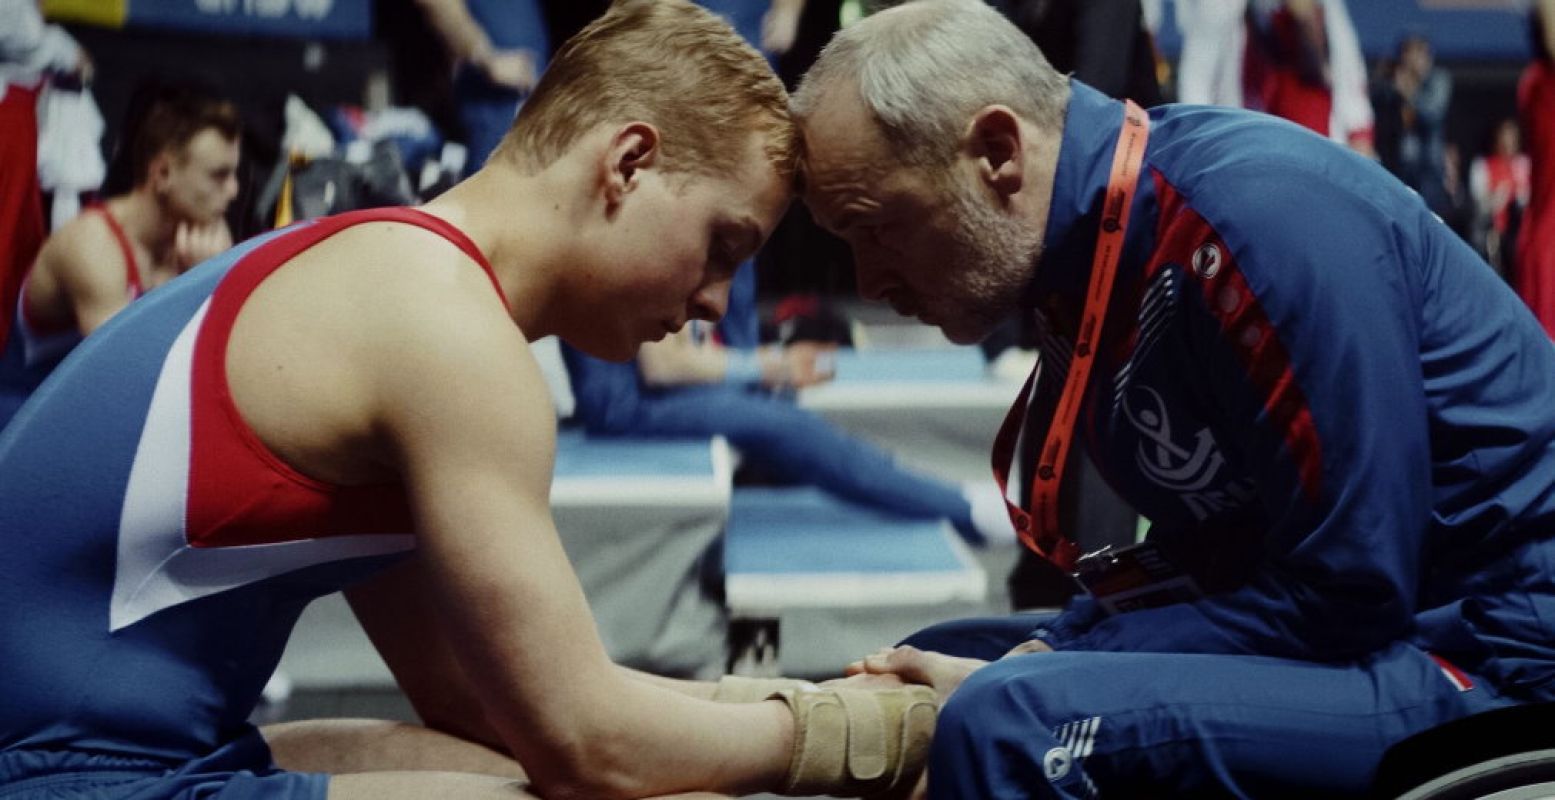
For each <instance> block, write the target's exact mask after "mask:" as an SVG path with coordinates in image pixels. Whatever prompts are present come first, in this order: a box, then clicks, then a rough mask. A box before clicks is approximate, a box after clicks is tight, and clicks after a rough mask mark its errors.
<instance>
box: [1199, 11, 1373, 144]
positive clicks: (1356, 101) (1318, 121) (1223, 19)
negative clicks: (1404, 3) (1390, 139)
mask: <svg viewBox="0 0 1555 800" xmlns="http://www.w3.org/2000/svg"><path fill="white" fill-rule="evenodd" d="M1233 7H1235V8H1240V9H1241V13H1242V22H1241V26H1242V31H1241V32H1235V31H1231V30H1229V28H1230V27H1231V26H1233V25H1235V24H1236V23H1235V21H1234V20H1233V19H1232V18H1231V13H1230V11H1231V9H1232V8H1233ZM1177 21H1178V25H1179V28H1180V29H1181V30H1182V32H1183V55H1182V59H1181V61H1182V70H1181V73H1180V75H1179V99H1180V100H1181V101H1182V102H1187V103H1200V102H1209V103H1214V104H1217V105H1234V106H1240V107H1243V108H1251V109H1255V110H1259V111H1265V112H1268V113H1271V114H1274V115H1275V116H1278V117H1282V118H1284V119H1288V120H1291V121H1292V122H1296V123H1297V124H1300V125H1302V126H1304V127H1306V128H1309V129H1311V130H1313V131H1316V132H1317V133H1319V134H1322V135H1324V136H1327V137H1328V138H1330V139H1332V140H1334V141H1336V142H1339V143H1341V144H1344V145H1347V146H1348V147H1350V148H1351V149H1352V150H1355V151H1356V152H1358V153H1360V154H1362V155H1365V156H1367V157H1372V158H1374V157H1375V155H1376V154H1375V150H1374V145H1373V115H1372V105H1371V101H1370V100H1369V99H1368V98H1367V95H1366V64H1365V60H1364V58H1363V57H1362V54H1361V48H1360V40H1359V38H1358V37H1357V36H1356V33H1355V26H1354V24H1353V23H1352V22H1351V21H1350V12H1349V8H1348V6H1346V4H1345V0H1252V1H1251V2H1247V1H1246V0H1229V1H1228V2H1225V3H1220V2H1218V1H1217V0H1184V2H1183V3H1182V4H1180V5H1179V6H1178V12H1177ZM1216 37H1220V38H1216Z"/></svg>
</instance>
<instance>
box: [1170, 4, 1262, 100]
mask: <svg viewBox="0 0 1555 800" xmlns="http://www.w3.org/2000/svg"><path fill="white" fill-rule="evenodd" d="M1246 16H1247V0H1177V4H1176V21H1177V30H1178V31H1180V32H1181V33H1182V52H1181V54H1180V55H1179V57H1178V60H1177V100H1178V101H1179V102H1183V103H1193V104H1195V105H1217V106H1236V107H1238V108H1242V107H1245V106H1246V105H1247V100H1246V97H1245V94H1244V87H1243V85H1242V59H1243V58H1244V54H1245V52H1246V49H1247V23H1246Z"/></svg>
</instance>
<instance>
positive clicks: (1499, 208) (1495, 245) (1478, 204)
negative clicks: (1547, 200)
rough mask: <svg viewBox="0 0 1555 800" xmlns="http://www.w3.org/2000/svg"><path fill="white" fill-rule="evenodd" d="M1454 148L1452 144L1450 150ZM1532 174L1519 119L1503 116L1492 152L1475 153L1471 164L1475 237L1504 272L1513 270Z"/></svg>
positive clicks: (1492, 136)
mask: <svg viewBox="0 0 1555 800" xmlns="http://www.w3.org/2000/svg"><path fill="white" fill-rule="evenodd" d="M1453 150H1454V148H1452V147H1451V146H1450V145H1449V151H1450V152H1451V151H1453ZM1451 164H1452V161H1451V160H1449V161H1448V165H1449V166H1450V165H1451ZM1530 178H1531V167H1530V165H1529V161H1528V155H1527V154H1526V153H1524V152H1523V144H1522V132H1521V131H1520V130H1519V129H1518V127H1517V120H1515V119H1505V120H1502V121H1501V122H1500V123H1499V124H1497V125H1496V127H1495V129H1494V131H1493V132H1492V135H1491V143H1490V149H1489V152H1487V153H1484V154H1482V155H1479V156H1475V158H1474V161H1473V163H1471V164H1470V165H1469V190H1470V192H1471V193H1472V195H1473V197H1474V216H1475V220H1474V227H1475V233H1474V236H1473V239H1474V240H1475V241H1477V242H1479V243H1480V246H1481V248H1482V249H1483V250H1484V253H1485V259H1486V260H1487V261H1489V262H1490V266H1492V267H1495V268H1496V271H1497V272H1499V273H1501V274H1502V275H1503V276H1510V275H1511V274H1512V269H1513V264H1512V254H1513V253H1514V252H1515V251H1516V247H1515V243H1516V241H1517V229H1518V227H1519V226H1520V221H1521V218H1522V214H1523V209H1524V208H1526V207H1527V205H1528V193H1529V188H1530V184H1529V180H1530Z"/></svg>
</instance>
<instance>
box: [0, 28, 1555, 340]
mask: <svg viewBox="0 0 1555 800" xmlns="http://www.w3.org/2000/svg"><path fill="white" fill-rule="evenodd" d="M989 2H991V3H993V4H994V5H996V6H998V7H999V8H1000V9H1001V10H1002V11H1004V12H1006V13H1007V14H1008V15H1009V16H1010V17H1011V18H1012V19H1013V20H1015V21H1016V22H1017V23H1018V24H1019V25H1020V26H1021V27H1022V28H1023V29H1025V30H1026V31H1028V32H1029V33H1030V34H1031V36H1032V37H1033V38H1034V39H1035V40H1036V41H1037V42H1038V43H1039V44H1040V45H1041V46H1042V48H1043V50H1044V52H1046V53H1047V54H1048V56H1049V58H1050V59H1051V60H1052V61H1053V62H1054V63H1055V65H1056V66H1058V67H1059V68H1060V69H1062V70H1070V71H1073V72H1074V74H1075V75H1076V77H1078V78H1080V79H1082V80H1085V81H1087V82H1089V83H1091V84H1092V85H1093V86H1095V87H1097V88H1099V89H1101V90H1102V91H1104V92H1106V93H1108V94H1111V95H1114V96H1119V97H1122V96H1128V97H1132V98H1134V99H1136V100H1137V101H1139V102H1141V103H1142V104H1146V105H1153V104H1156V103H1161V102H1176V101H1182V102H1193V103H1217V104H1226V105H1240V106H1245V107H1249V108H1255V109H1261V110H1264V111H1268V112H1269V113H1273V114H1277V115H1280V116H1283V117H1286V118H1288V119H1291V120H1293V121H1295V122H1297V123H1299V124H1302V125H1305V126H1307V127H1309V128H1312V129H1314V130H1315V131H1317V132H1319V133H1321V134H1323V135H1327V136H1329V137H1331V138H1333V139H1335V140H1336V141H1339V142H1342V143H1344V144H1346V145H1348V146H1350V147H1353V148H1355V149H1357V150H1359V151H1361V152H1364V153H1367V154H1368V155H1370V156H1372V157H1374V158H1376V159H1378V160H1379V161H1380V162H1381V163H1382V164H1383V165H1384V166H1386V167H1387V168H1388V169H1389V170H1390V171H1391V172H1393V173H1394V174H1395V175H1397V176H1398V177H1399V178H1400V179H1401V180H1403V181H1404V182H1405V183H1407V184H1408V185H1410V186H1411V187H1413V188H1414V189H1415V190H1416V191H1418V192H1419V193H1420V194H1421V195H1422V196H1423V197H1424V198H1425V200H1426V201H1427V202H1428V203H1429V204H1430V206H1431V207H1432V208H1433V209H1434V210H1435V211H1436V212H1437V214H1438V215H1439V216H1441V218H1442V219H1443V220H1444V221H1445V222H1446V223H1447V224H1449V225H1450V226H1452V228H1453V229H1454V230H1456V231H1457V232H1458V233H1459V234H1461V235H1462V236H1463V237H1464V239H1466V240H1467V241H1469V242H1470V243H1471V244H1473V246H1474V247H1475V248H1476V249H1477V250H1479V252H1480V253H1482V254H1483V255H1484V256H1485V258H1486V260H1487V261H1488V262H1489V263H1490V265H1491V266H1492V267H1494V268H1495V269H1496V270H1497V271H1498V272H1500V273H1501V274H1502V275H1503V276H1505V277H1506V279H1507V280H1508V281H1509V282H1511V283H1513V285H1514V286H1517V287H1519V289H1520V290H1521V291H1522V293H1523V294H1524V296H1525V298H1527V299H1528V300H1529V302H1530V305H1533V306H1534V307H1535V310H1536V311H1537V312H1539V313H1540V315H1541V317H1543V318H1544V320H1545V323H1546V326H1547V327H1550V326H1551V325H1552V318H1555V298H1541V297H1539V296H1538V293H1539V291H1540V290H1539V289H1538V286H1539V285H1540V282H1538V281H1537V280H1534V276H1533V275H1532V274H1531V273H1533V272H1535V271H1548V270H1555V260H1552V257H1551V256H1550V255H1549V252H1550V251H1555V243H1552V242H1551V237H1552V236H1555V234H1551V233H1549V232H1548V231H1547V230H1546V231H1545V232H1544V233H1542V234H1540V233H1539V232H1538V231H1537V230H1533V229H1536V228H1540V227H1541V226H1542V228H1544V229H1548V228H1549V227H1550V225H1551V224H1555V223H1551V222H1550V221H1549V220H1548V219H1544V220H1540V219H1537V218H1536V217H1537V215H1533V214H1530V213H1529V208H1530V204H1532V205H1534V206H1538V205H1539V203H1538V202H1537V199H1538V196H1539V194H1540V192H1539V190H1538V188H1537V186H1536V185H1537V184H1538V183H1539V182H1540V179H1541V177H1542V178H1543V179H1544V180H1546V181H1547V180H1549V177H1550V176H1551V175H1552V174H1555V165H1551V164H1549V163H1548V161H1549V157H1550V156H1549V154H1550V153H1551V147H1552V144H1551V142H1550V138H1551V136H1552V133H1551V127H1552V123H1551V121H1550V120H1551V119H1552V118H1555V108H1552V107H1551V106H1550V104H1549V98H1550V96H1551V94H1550V91H1551V90H1550V88H1549V82H1550V78H1549V72H1548V70H1547V69H1546V70H1545V71H1544V72H1542V73H1540V72H1539V71H1538V68H1537V67H1538V64H1539V63H1540V62H1541V61H1542V62H1543V63H1545V64H1548V61H1549V48H1550V45H1549V42H1550V40H1551V39H1552V38H1555V34H1552V33H1551V32H1550V30H1549V29H1548V28H1546V27H1541V23H1540V22H1539V13H1538V7H1537V4H1536V3H1530V2H1529V0H1364V2H1361V1H1360V0H1349V4H1348V6H1347V3H1346V0H989ZM880 4H882V0H706V2H704V5H706V6H708V7H710V8H712V9H713V10H715V11H717V12H719V13H721V14H723V15H725V16H726V17H727V18H728V19H729V20H730V22H731V23H732V24H733V25H734V26H735V27H736V28H737V29H738V30H739V31H740V32H741V33H743V34H745V35H746V37H747V39H748V40H750V41H751V42H752V43H753V44H755V45H756V46H758V47H760V48H761V49H762V50H763V51H764V52H765V53H766V54H767V55H768V56H769V58H770V60H771V62H772V64H773V66H774V68H775V69H776V70H777V71H778V72H779V73H780V74H781V75H782V77H783V79H784V80H785V82H787V83H788V84H789V85H790V86H792V85H793V83H794V82H795V81H797V79H798V77H799V76H800V75H802V74H803V72H804V70H805V68H806V67H807V65H808V64H809V63H810V62H811V61H812V60H813V59H814V58H815V56H816V54H817V53H818V51H819V49H820V47H821V46H822V45H823V44H824V42H825V41H826V39H827V37H828V36H829V35H830V34H831V32H832V31H833V30H835V29H837V28H838V27H839V26H842V25H846V24H848V22H849V21H850V20H851V19H856V18H858V17H859V16H861V15H864V14H867V13H869V12H870V11H871V10H873V8H874V7H876V6H878V5H880ZM605 5H606V0H42V2H41V4H40V3H39V2H38V0H0V20H5V21H4V22H3V23H0V60H3V66H0V84H3V85H4V86H5V87H6V92H7V94H8V95H9V96H10V101H9V102H7V103H5V105H4V106H0V113H3V114H5V115H6V118H5V125H4V128H5V132H4V133H3V134H0V138H3V139H4V140H5V141H7V142H9V144H8V145H7V146H6V149H5V151H4V157H5V159H6V163H5V171H6V173H7V175H8V178H6V181H8V182H12V183H14V182H16V181H18V180H21V177H22V172H23V170H22V167H21V166H19V164H20V162H22V161H24V160H25V152H24V150H25V148H24V147H23V146H22V144H19V143H18V140H20V139H24V138H26V137H27V136H28V135H30V133H24V131H30V129H29V128H28V127H27V126H28V124H30V121H29V120H28V118H27V115H26V113H25V110H24V109H22V108H21V107H22V106H23V105H24V104H28V103H30V104H31V105H32V107H33V115H34V116H35V117H36V122H37V124H38V126H39V134H38V139H37V158H38V170H39V171H38V178H39V180H40V184H41V186H40V188H41V190H42V193H43V205H42V208H44V209H45V210H46V213H45V214H44V216H43V219H42V225H43V229H42V230H41V231H40V230H37V226H36V225H34V224H32V223H25V222H24V223H20V225H21V227H20V228H17V229H16V231H17V232H15V233H13V234H11V244H9V245H8V246H7V248H6V249H7V250H8V255H9V256H10V257H11V259H10V260H11V261H12V262H13V263H12V264H10V265H8V266H7V267H6V272H5V273H4V274H5V277H6V279H7V282H8V283H9V284H11V285H13V286H14V284H15V282H16V281H18V280H20V277H19V273H20V272H23V271H25V270H26V269H27V266H28V264H29V263H30V261H31V259H32V255H33V254H34V253H35V251H36V247H37V246H38V244H39V241H41V240H40V239H39V237H41V236H42V235H44V234H46V233H47V231H48V230H51V229H54V228H57V227H59V226H60V225H63V224H64V223H65V222H66V221H68V220H69V219H70V218H72V217H73V216H74V215H75V214H76V213H77V212H78V210H79V209H81V208H83V207H84V206H90V205H91V204H92V203H94V202H97V201H99V200H102V199H103V198H106V197H111V196H113V195H115V194H117V193H121V192H124V191H127V190H128V189H129V188H130V184H131V183H132V178H131V172H132V168H131V161H132V158H131V154H132V152H133V150H134V147H133V143H132V140H133V138H134V137H135V135H136V127H137V120H138V119H141V118H143V117H144V115H145V113H146V109H147V105H148V103H150V102H153V98H155V97H156V96H157V95H158V93H159V92H161V93H163V94H166V93H167V92H168V91H169V87H178V88H179V90H188V89H189V88H190V87H194V88H195V89H197V90H199V91H203V92H208V93H210V94H212V95H214V96H216V97H220V98H224V99H227V100H230V101H231V103H232V105H233V106H234V107H235V109H236V111H237V113H238V116H239V118H240V121H241V130H242V137H241V140H240V143H241V159H240V162H239V165H238V167H237V171H236V175H235V177H236V191H235V193H234V195H233V197H232V199H231V201H230V205H228V206H227V208H226V211H225V214H226V222H227V225H228V226H229V228H230V234H231V237H232V240H234V241H238V240H241V239H243V238H245V237H247V236H249V235H252V234H254V233H257V232H259V231H261V230H266V229H269V228H271V227H274V226H276V225H277V224H282V223H285V222H289V221H291V220H293V219H297V218H303V217H309V216H317V215H321V214H326V213H333V212H336V211H341V210H346V209H349V208H355V207H363V206H369V205H385V204H394V203H413V202H416V201H417V200H418V199H426V198H428V197H430V196H432V195H434V194H436V193H437V192H438V191H440V190H441V189H443V188H446V187H447V186H448V185H451V184H452V183H453V182H454V181H456V180H457V179H458V178H459V177H461V176H462V175H463V174H467V173H468V172H469V171H472V170H473V169H474V168H475V167H477V166H478V165H479V164H480V163H481V161H482V160H483V159H484V158H485V156H486V154H487V153H489V152H490V150H491V148H492V147H493V146H494V145H495V143H496V141H497V140H498V139H499V138H500V137H501V135H502V133H503V131H504V130H505V129H506V127H507V125H508V123H509V121H510V120H511V119H512V117H513V114H514V112H515V110H516V109H517V108H518V106H519V104H520V103H521V102H522V100H523V97H524V95H525V92H526V91H527V90H528V89H529V88H530V87H532V86H533V85H534V82H535V81H536V80H537V79H538V77H539V76H540V75H541V74H542V73H543V71H544V70H545V67H546V62H547V57H548V55H549V53H550V52H551V50H552V48H553V47H556V46H558V45H559V44H560V43H561V42H563V41H565V40H566V38H567V37H568V36H569V35H571V34H572V33H573V32H575V31H576V30H578V29H579V28H580V27H582V26H583V25H584V24H586V23H587V22H588V21H589V20H590V19H592V18H593V17H594V16H596V15H597V14H599V13H600V12H601V11H602V9H603V7H604V6H605ZM666 57H673V56H672V55H668V54H667V55H666ZM1541 75H1542V76H1543V77H1542V81H1543V83H1542V84H1541V83H1540V81H1541V77H1540V76H1541ZM1541 86H1542V89H1541ZM1530 155H1532V157H1533V161H1532V162H1530ZM1541 155H1542V156H1543V159H1544V163H1540V161H1539V159H1540V158H1541ZM1543 191H1544V193H1545V194H1547V193H1548V192H1549V191H1550V190H1549V189H1548V188H1545V189H1544V190H1543ZM16 195H17V193H16V192H15V191H13V192H11V193H10V194H9V196H10V197H11V198H13V199H11V200H9V201H7V202H8V203H10V205H8V206H5V207H3V208H0V214H4V215H6V216H7V218H8V219H13V218H14V217H15V216H16V215H17V214H18V213H19V212H17V211H16V209H15V208H13V207H12V206H15V205H16V204H18V203H19V202H20V201H18V200H16V199H14V198H15V197H16ZM1544 205H1546V206H1547V205H1549V203H1548V202H1546V203H1544ZM1546 216H1548V215H1547V214H1546ZM6 225H7V227H8V228H15V226H16V225H18V223H16V222H15V221H14V219H13V221H11V222H8V223H6ZM1519 242H1521V243H1522V247H1521V250H1520V249H1519ZM848 258H849V257H848V254H847V252H846V249H845V248H843V247H842V246H841V245H840V243H838V242H836V241H835V240H832V239H831V238H830V237H828V236H827V235H826V234H824V233H823V232H821V231H819V230H818V229H817V228H815V227H814V226H813V225H812V224H810V222H809V220H808V217H807V215H806V214H805V212H804V211H803V209H802V208H797V207H796V208H795V209H794V210H793V211H792V212H791V213H790V215H789V218H788V219H786V220H785V222H784V224H783V226H782V227H781V228H780V229H779V231H778V232H777V234H776V235H774V237H773V239H772V241H771V242H770V243H769V245H768V247H767V248H766V250H765V251H764V252H763V254H762V256H761V263H762V265H763V266H762V268H761V269H759V270H758V271H757V275H758V278H757V280H758V281H759V292H758V294H759V297H760V298H761V299H762V307H763V309H764V311H765V312H766V313H765V314H764V321H765V322H766V323H767V324H768V326H769V327H768V329H767V334H768V335H769V336H770V335H774V334H773V331H775V327H772V326H774V325H775V324H777V323H780V322H782V320H781V319H776V320H775V319H774V312H779V313H778V316H784V315H786V316H788V317H792V316H793V315H794V314H796V313H803V312H804V311H806V310H812V311H813V309H814V308H815V305H816V301H817V299H818V300H819V301H820V302H821V303H822V304H823V305H824V304H829V303H831V302H832V301H834V300H835V301H839V302H843V301H844V298H847V297H849V296H850V295H851V291H852V276H851V268H850V265H849V263H848ZM4 296H6V297H7V298H14V294H12V293H10V292H7V293H6V294H5V295H4ZM795 297H798V298H801V301H799V302H795V301H794V300H793V298H795ZM785 299H788V301H789V302H787V303H784V302H783V301H784V300H785ZM1541 305H1542V306H1544V307H1541ZM796 309H797V311H796ZM1011 335H1012V336H1019V332H1014V333H1012V334H1011ZM997 346H998V345H997V343H995V345H993V346H992V349H997Z"/></svg>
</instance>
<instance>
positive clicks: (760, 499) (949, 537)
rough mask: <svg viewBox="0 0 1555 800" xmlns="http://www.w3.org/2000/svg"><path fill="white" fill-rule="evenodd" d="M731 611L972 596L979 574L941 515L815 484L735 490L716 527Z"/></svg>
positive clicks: (979, 591) (979, 590)
mask: <svg viewBox="0 0 1555 800" xmlns="http://www.w3.org/2000/svg"><path fill="white" fill-rule="evenodd" d="M724 568H725V576H726V588H727V594H728V604H729V608H730V611H731V612H732V613H734V615H735V616H751V615H764V614H772V613H776V612H779V611H781V610H783V609H786V608H801V607H810V608H827V607H837V608H858V607H872V606H895V605H913V604H923V603H938V602H951V601H957V600H966V601H971V602H978V601H981V600H982V599H983V596H984V594H985V593H986V590H987V576H986V574H985V573H984V572H983V570H982V568H981V567H980V566H979V565H978V564H977V562H976V561H975V560H974V559H973V558H972V557H971V554H970V553H969V552H968V551H967V549H966V546H965V545H964V544H962V542H961V540H960V539H959V538H957V537H956V535H955V534H954V533H953V532H952V531H951V529H950V526H949V524H947V523H945V522H943V521H937V522H936V521H924V520H921V519H913V518H908V517H897V516H894V515H891V514H886V513H882V512H879V511H875V510H873V509H869V508H865V507H862V506H858V505H855V504H852V503H849V502H846V501H843V500H840V499H837V498H835V497H833V496H831V495H828V494H826V493H824V492H822V491H820V490H818V489H814V488H808V487H807V488H792V489H789V488H785V489H766V488H761V489H756V488H750V489H740V490H738V491H736V492H735V493H734V498H733V500H732V501H731V504H730V509H729V525H728V530H727V532H726V534H725V545H724Z"/></svg>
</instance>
